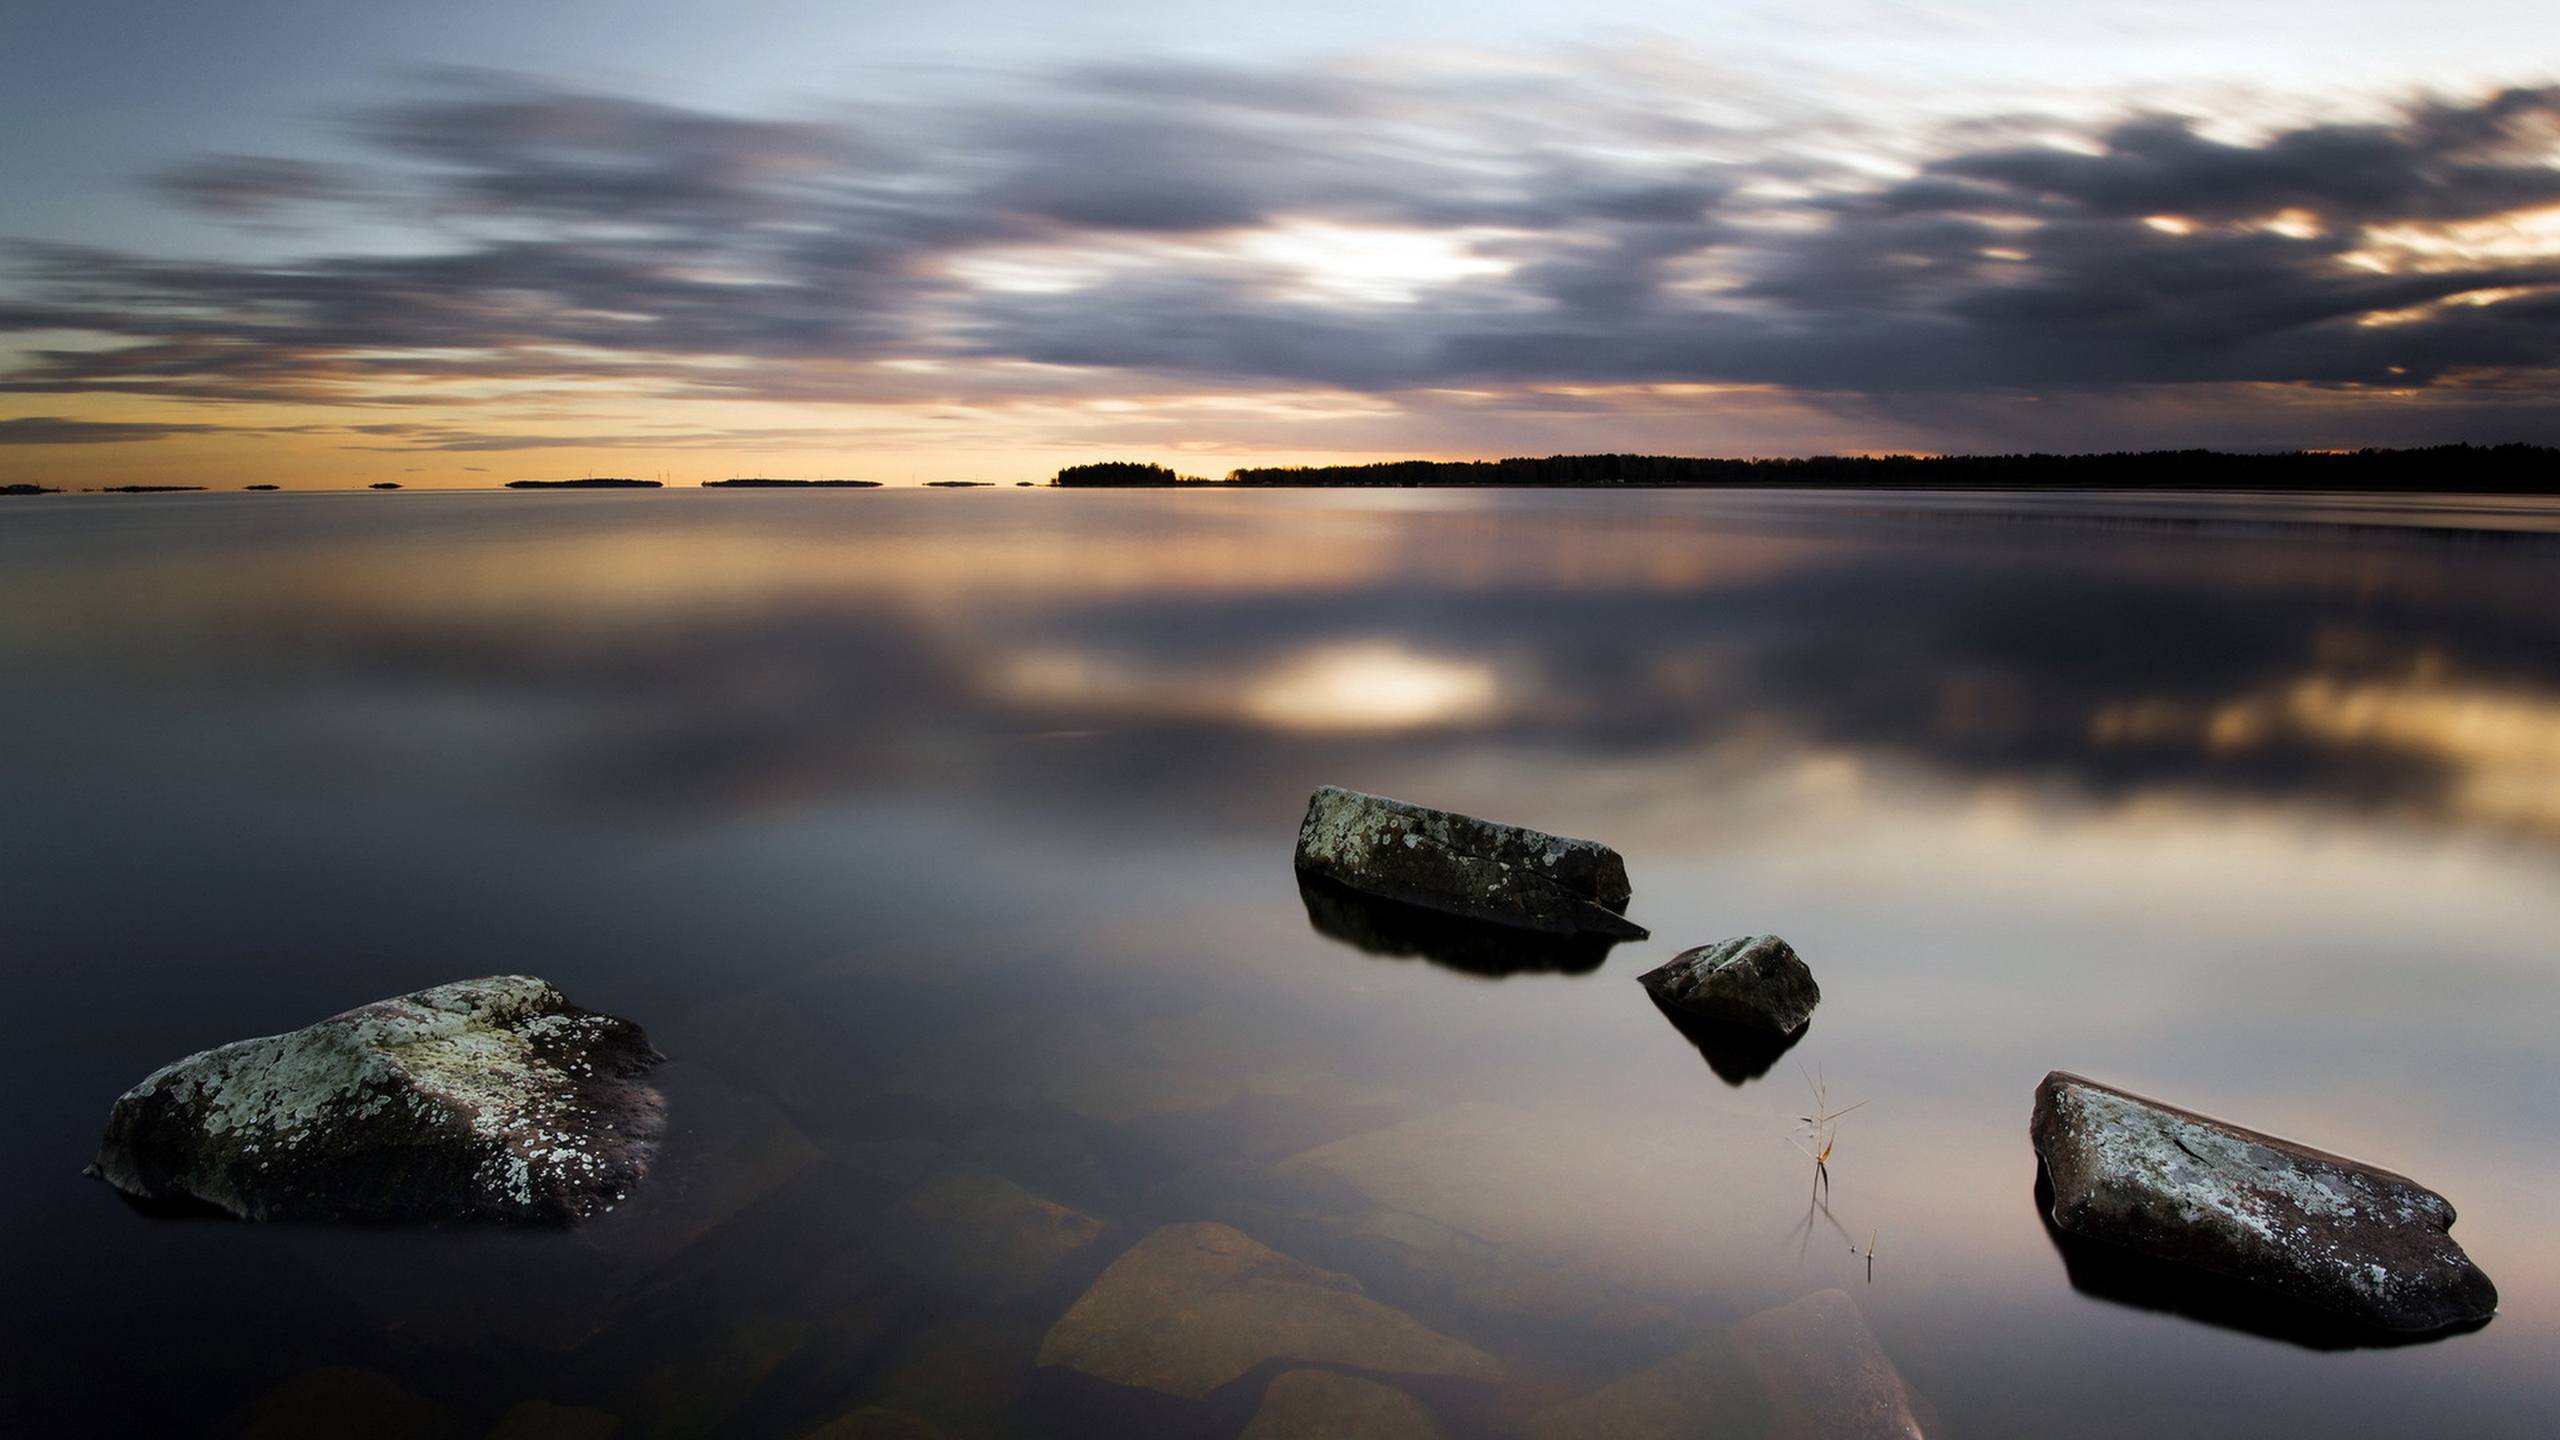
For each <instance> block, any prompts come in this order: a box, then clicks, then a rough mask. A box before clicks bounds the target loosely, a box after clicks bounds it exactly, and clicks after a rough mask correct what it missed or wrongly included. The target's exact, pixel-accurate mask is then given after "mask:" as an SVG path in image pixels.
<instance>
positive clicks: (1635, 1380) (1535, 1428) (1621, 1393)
mask: <svg viewBox="0 0 2560 1440" xmlns="http://www.w3.org/2000/svg"><path fill="white" fill-rule="evenodd" d="M1739 1368H1740V1367H1739V1365H1738V1364H1737V1363H1736V1361H1735V1357H1734V1352H1733V1349H1732V1347H1731V1346H1729V1345H1726V1344H1724V1343H1723V1342H1722V1341H1718V1340H1702V1341H1700V1342H1698V1343H1697V1344H1694V1345H1691V1346H1689V1347H1688V1348H1686V1349H1684V1350H1682V1351H1680V1352H1679V1353H1678V1354H1676V1355H1673V1356H1671V1357H1670V1358H1669V1359H1666V1360H1664V1361H1662V1362H1661V1363H1659V1364H1656V1365H1653V1366H1651V1367H1649V1368H1647V1369H1644V1370H1639V1371H1637V1372H1636V1373H1635V1374H1633V1375H1627V1376H1623V1377H1621V1378H1619V1379H1616V1380H1613V1381H1611V1382H1609V1383H1608V1384H1606V1385H1603V1386H1601V1387H1600V1388H1599V1389H1597V1390H1594V1391H1591V1392H1590V1393H1588V1394H1585V1395H1577V1396H1575V1397H1574V1398H1573V1399H1570V1400H1567V1401H1564V1402H1562V1403H1560V1404H1556V1405H1551V1406H1548V1407H1547V1408H1546V1409H1544V1410H1541V1411H1539V1412H1538V1413H1537V1414H1535V1415H1532V1416H1530V1417H1529V1418H1528V1420H1527V1421H1526V1422H1525V1423H1524V1424H1522V1426H1521V1427H1520V1433H1521V1435H1522V1436H1523V1437H1525V1440H1689V1437H1691V1436H1696V1435H1706V1434H1716V1433H1721V1432H1722V1431H1724V1430H1737V1431H1739V1430H1743V1429H1745V1428H1746V1427H1744V1426H1740V1425H1736V1424H1735V1423H1734V1422H1733V1418H1732V1417H1733V1412H1734V1408H1735V1407H1734V1406H1733V1404H1732V1399H1733V1397H1732V1393H1731V1387H1732V1383H1733V1378H1732V1377H1733V1372H1734V1371H1736V1370H1738V1369H1739Z"/></svg>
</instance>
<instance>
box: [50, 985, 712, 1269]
mask: <svg viewBox="0 0 2560 1440" xmlns="http://www.w3.org/2000/svg"><path fill="white" fill-rule="evenodd" d="M661 1058H662V1057H661V1056H660V1055H659V1054H658V1052H657V1051H655V1050H654V1049H651V1048H650V1045H649V1040H648V1037H647V1036H646V1035H644V1034H643V1033H641V1030H640V1027H639V1026H637V1025H634V1024H632V1023H631V1022H630V1021H628V1020H617V1019H615V1018H614V1017H612V1016H610V1015H598V1014H595V1013H593V1012H591V1011H587V1010H581V1009H579V1008H578V1007H576V1006H574V1005H571V1004H570V1003H569V1002H568V1001H567V1000H566V999H564V998H562V996H561V994H560V992H559V991H558V990H556V989H553V988H552V986H551V985H550V984H549V983H548V982H547V981H542V980H537V979H534V978H533V977H531V976H528V975H494V976H490V977H488V978H486V979H480V980H460V981H456V982H454V983H452V984H450V985H438V986H436V987H434V988H433V989H429V990H420V991H418V992H416V993H415V994H411V995H402V996H399V997H397V998H395V999H390V1000H377V1001H375V1002H374V1003H372V1004H370V1005H364V1006H359V1007H357V1008H356V1009H353V1010H349V1011H347V1012H346V1013H345V1014H343V1015H334V1016H331V1017H330V1018H329V1019H326V1020H323V1021H321V1022H319V1023H318V1024H316V1025H309V1026H305V1027H304V1028H302V1029H300V1030H296V1031H293V1032H292V1033H290V1034H285V1035H269V1036H266V1037H264V1038H262V1039H256V1040H240V1041H235V1042H234V1043H232V1044H229V1045H224V1046H221V1047H220V1048H218V1049H213V1050H207V1051H204V1052H202V1053H200V1054H196V1055H190V1056H188V1057H187V1058H186V1059H184V1060H180V1061H178V1062H177V1063H176V1064H173V1065H168V1066H164V1067H163V1068H161V1069H160V1070H158V1071H157V1072H155V1073H154V1074H152V1076H151V1077H150V1078H149V1079H147V1080H144V1081H143V1082H142V1083H141V1084H139V1085H136V1086H134V1087H133V1088H132V1089H131V1090H128V1091H126V1092H125V1093H124V1094H123V1095H122V1096H121V1097H119V1098H118V1099H117V1100H116V1103H115V1108H114V1109H113V1110H112V1111H110V1112H109V1114H108V1116H107V1133H106V1138H105V1139H104V1140H103V1141H102V1142H101V1143H100V1145H99V1147H98V1159H97V1163H95V1164H94V1165H92V1166H91V1167H90V1173H91V1174H93V1175H97V1176H99V1177H100V1178H102V1179H104V1180H106V1181H107V1182H108V1183H109V1184H112V1185H114V1186H115V1187H116V1188H117V1189H119V1190H122V1191H123V1192H125V1193H126V1194H127V1195H130V1196H133V1197H134V1198H136V1199H139V1200H147V1201H169V1202H189V1201H193V1202H200V1203H202V1204H206V1205H211V1206H215V1207H217V1208H219V1209H223V1210H227V1211H229V1212H231V1213H232V1214H234V1215H237V1216H240V1217H242V1218H244V1219H250V1220H368V1221H410V1222H416V1221H446V1220H487V1221H502V1222H511V1223H532V1224H545V1223H561V1222H567V1221H574V1220H581V1219H584V1218H586V1217H588V1216H590V1215H593V1214H595V1213H597V1212H599V1211H602V1210H605V1209H609V1208H611V1207H612V1206H613V1205H614V1204H615V1203H616V1202H617V1201H619V1200H621V1199H623V1198H624V1197H625V1196H627V1195H628V1194H629V1193H630V1190H631V1187H632V1186H633V1185H635V1184H637V1183H638V1182H639V1180H640V1177H641V1175H642V1174H643V1173H644V1172H646V1171H647V1169H648V1167H649V1161H650V1159H651V1157H652V1155H653V1154H654V1152H655V1150H656V1147H657V1142H658V1138H659V1135H660V1133H661V1132H662V1131H663V1130H664V1128H665V1123H666V1112H665V1103H664V1101H663V1100H662V1099H661V1098H660V1097H659V1094H658V1092H657V1091H656V1090H655V1089H654V1088H652V1087H651V1086H649V1085H648V1084H646V1083H645V1082H643V1081H641V1080H640V1079H639V1078H638V1077H639V1076H640V1075H641V1074H642V1073H644V1072H645V1071H647V1070H648V1069H649V1067H650V1066H652V1065H654V1064H656V1063H657V1062H658V1061H659V1060H660V1059H661Z"/></svg>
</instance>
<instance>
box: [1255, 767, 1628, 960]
mask: <svg viewBox="0 0 2560 1440" xmlns="http://www.w3.org/2000/svg"><path fill="white" fill-rule="evenodd" d="M1297 865H1298V869H1299V870H1300V871H1302V872H1305V873H1310V874H1315V875H1320V876H1323V877H1325V878H1327V879H1330V880H1333V881H1336V882H1338V883H1340V884H1343V885H1348V886H1350V887H1351V888H1352V889H1354V890H1362V891H1366V892H1368V893H1369V894H1372V895H1383V896H1385V897H1386V898H1388V899H1390V900H1401V901H1404V902H1405V903H1407V904H1411V905H1422V906H1427V907H1429V908H1431V909H1434V910H1440V911H1445V912H1447V913H1449V914H1452V915H1466V916H1472V917H1474V918H1476V919H1479V920H1491V921H1494V922H1496V923H1498V924H1503V925H1517V926H1521V927H1523V928H1525V929H1530V930H1544V931H1548V932H1551V933H1554V934H1559V935H1578V934H1585V933H1590V934H1598V935H1611V936H1616V937H1617V938H1619V939H1624V940H1641V939H1644V938H1645V936H1646V931H1645V929H1644V927H1643V926H1641V925H1637V924H1635V923H1634V922H1632V921H1630V920H1628V919H1627V917H1626V916H1625V915H1623V914H1621V913H1620V912H1621V911H1623V910H1625V909H1626V908H1627V901H1628V900H1629V899H1630V898H1631V897H1632V896H1633V894H1634V891H1633V890H1632V889H1631V888H1630V887H1629V886H1628V884H1627V864H1626V861H1624V860H1622V859H1620V858H1619V856H1618V852H1617V851H1615V850H1612V849H1610V848H1609V847H1608V846H1606V845H1602V844H1600V843H1599V842H1597V841H1593V840H1572V839H1567V838H1565V837H1564V836H1561V835H1549V834H1547V833H1545V832H1544V831H1539V830H1525V829H1522V828H1520V827H1519V826H1516V825H1502V824H1497V823H1495V822H1494V821H1491V820H1479V819H1477V818H1476V817H1474V816H1472V815H1460V814H1458V813H1456V812H1455V811H1451V810H1432V809H1428V808H1425V807H1424V806H1420V805H1410V804H1407V803H1405V802H1404V801H1402V800H1390V799H1387V798H1386V797H1384V796H1381V795H1366V794H1362V793H1361V792H1360V791H1357V790H1345V789H1342V788H1340V787H1338V786H1333V785H1325V786H1321V787H1319V788H1318V789H1317V790H1316V792H1315V794H1314V795H1313V796H1312V797H1311V798H1309V800H1308V801H1307V816H1306V819H1305V820H1304V821H1303V822H1301V823H1300V824H1299V826H1298V851H1297Z"/></svg>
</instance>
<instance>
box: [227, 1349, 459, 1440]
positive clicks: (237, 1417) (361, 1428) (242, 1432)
mask: <svg viewBox="0 0 2560 1440" xmlns="http://www.w3.org/2000/svg"><path fill="white" fill-rule="evenodd" d="M204 1433H209V1434H211V1435H214V1436H216V1437H218V1440H343V1437H345V1436H349V1435H363V1436H366V1437H368V1440H371V1437H375V1436H379V1437H381V1440H437V1437H442V1436H450V1435H453V1434H455V1433H457V1427H456V1425H455V1424H454V1417H453V1416H452V1415H451V1414H450V1413H449V1412H447V1411H446V1410H445V1409H444V1407H442V1406H440V1405H437V1404H436V1403H435V1402H433V1401H431V1400H428V1399H427V1398H426V1397H424V1396H422V1395H420V1394H419V1393H418V1392H417V1391H415V1390H412V1389H410V1388H409V1387H408V1386H406V1385H403V1384H401V1383H400V1382H399V1381H397V1380H394V1379H392V1378H391V1377H390V1376H388V1375H385V1374H383V1373H382V1372H380V1371H378V1370H366V1369H361V1368H359V1367H357V1366H353V1365H325V1366H322V1367H321V1368H320V1369H317V1370H311V1371H306V1372H305V1373H303V1374H301V1375H297V1376H295V1377H294V1378H293V1379H291V1380H287V1381H286V1382H284V1383H283V1384H281V1385H279V1386H277V1387H276V1388H275V1389H273V1390H270V1391H268V1392H267V1393H266V1394H265V1395H263V1396H261V1397H260V1398H258V1399H257V1400H255V1401H252V1402H251V1403H250V1404H249V1405H248V1406H247V1407H246V1408H245V1409H242V1410H240V1411H239V1412H237V1413H235V1414H233V1415H231V1416H229V1417H227V1418H225V1419H224V1420H223V1421H221V1422H220V1423H219V1424H216V1425H214V1426H212V1427H211V1428H210V1429H209V1430H208V1431H206V1432H204Z"/></svg>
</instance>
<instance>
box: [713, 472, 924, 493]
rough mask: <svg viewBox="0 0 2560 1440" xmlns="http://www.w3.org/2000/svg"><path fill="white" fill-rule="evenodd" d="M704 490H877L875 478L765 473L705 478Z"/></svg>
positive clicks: (878, 485)
mask: <svg viewBox="0 0 2560 1440" xmlns="http://www.w3.org/2000/svg"><path fill="white" fill-rule="evenodd" d="M702 488H703V489H705V490H877V489H879V488H880V482H879V481H877V480H776V479H774V478H772V477H771V476H766V475H739V476H735V477H733V478H731V479H727V480H705V481H703V482H702Z"/></svg>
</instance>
